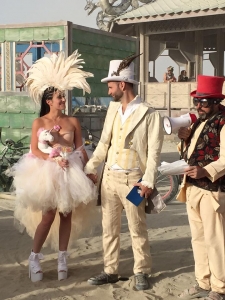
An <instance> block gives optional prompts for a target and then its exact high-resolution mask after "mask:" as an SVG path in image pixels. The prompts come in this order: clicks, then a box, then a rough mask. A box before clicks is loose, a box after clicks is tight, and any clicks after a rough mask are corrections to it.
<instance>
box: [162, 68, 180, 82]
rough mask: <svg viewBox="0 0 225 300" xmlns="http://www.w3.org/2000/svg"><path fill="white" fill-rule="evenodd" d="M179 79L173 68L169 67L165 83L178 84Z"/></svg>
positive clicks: (164, 77) (164, 78) (165, 75)
mask: <svg viewBox="0 0 225 300" xmlns="http://www.w3.org/2000/svg"><path fill="white" fill-rule="evenodd" d="M176 81H177V79H176V77H175V76H174V74H173V67H171V66H170V67H168V68H167V73H165V74H164V76H163V82H176Z"/></svg>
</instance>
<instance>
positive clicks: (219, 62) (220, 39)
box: [216, 29, 224, 76]
mask: <svg viewBox="0 0 225 300" xmlns="http://www.w3.org/2000/svg"><path fill="white" fill-rule="evenodd" d="M216 37H217V59H216V76H224V72H223V68H224V32H223V29H217V36H216Z"/></svg>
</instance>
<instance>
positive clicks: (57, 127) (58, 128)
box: [53, 125, 62, 131]
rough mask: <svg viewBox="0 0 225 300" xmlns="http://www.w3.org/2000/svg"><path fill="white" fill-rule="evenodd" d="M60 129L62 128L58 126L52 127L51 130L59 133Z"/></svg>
mask: <svg viewBox="0 0 225 300" xmlns="http://www.w3.org/2000/svg"><path fill="white" fill-rule="evenodd" d="M61 128H62V127H61V126H60V125H54V126H53V129H54V130H55V131H60V129H61Z"/></svg>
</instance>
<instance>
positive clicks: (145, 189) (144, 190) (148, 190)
mask: <svg viewBox="0 0 225 300" xmlns="http://www.w3.org/2000/svg"><path fill="white" fill-rule="evenodd" d="M134 186H138V187H139V188H140V189H141V193H140V196H141V197H145V198H146V199H147V198H148V197H149V196H150V195H151V193H152V189H151V188H148V187H147V186H144V185H142V184H141V183H140V182H137V183H135V184H134Z"/></svg>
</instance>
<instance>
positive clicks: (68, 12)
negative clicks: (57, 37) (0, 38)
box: [0, 0, 98, 28]
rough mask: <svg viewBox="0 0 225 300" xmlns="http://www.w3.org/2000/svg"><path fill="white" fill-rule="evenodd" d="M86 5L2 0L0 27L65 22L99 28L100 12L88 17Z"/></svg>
mask: <svg viewBox="0 0 225 300" xmlns="http://www.w3.org/2000/svg"><path fill="white" fill-rule="evenodd" d="M93 2H97V0H94V1H93ZM85 5H86V0H0V8H1V13H0V25H3V24H20V23H36V22H55V21H61V20H64V21H71V22H73V23H74V24H77V25H82V26H87V27H92V28H97V25H96V21H95V19H96V15H97V12H98V10H97V9H96V11H94V12H93V13H92V14H91V15H90V16H88V15H87V11H85V10H84V7H85Z"/></svg>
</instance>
